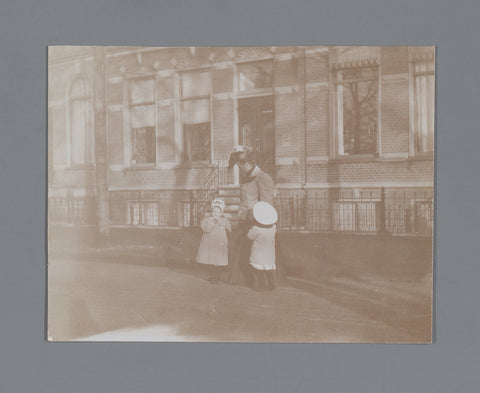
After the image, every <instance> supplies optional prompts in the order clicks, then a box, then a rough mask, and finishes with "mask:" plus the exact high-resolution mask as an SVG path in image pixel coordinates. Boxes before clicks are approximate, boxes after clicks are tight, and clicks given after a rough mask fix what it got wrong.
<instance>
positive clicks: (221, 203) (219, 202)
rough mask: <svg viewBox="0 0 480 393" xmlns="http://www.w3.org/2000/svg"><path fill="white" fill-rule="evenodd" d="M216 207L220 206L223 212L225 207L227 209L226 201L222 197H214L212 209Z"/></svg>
mask: <svg viewBox="0 0 480 393" xmlns="http://www.w3.org/2000/svg"><path fill="white" fill-rule="evenodd" d="M214 207H218V208H219V209H220V210H221V211H222V214H223V209H225V202H224V201H222V200H221V199H214V200H213V201H212V209H213V208H214Z"/></svg>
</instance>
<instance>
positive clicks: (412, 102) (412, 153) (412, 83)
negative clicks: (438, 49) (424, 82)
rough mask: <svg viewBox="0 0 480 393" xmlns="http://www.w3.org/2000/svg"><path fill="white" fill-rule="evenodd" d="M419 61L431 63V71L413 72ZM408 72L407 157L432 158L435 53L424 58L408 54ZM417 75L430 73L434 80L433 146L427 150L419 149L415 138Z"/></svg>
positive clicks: (434, 92)
mask: <svg viewBox="0 0 480 393" xmlns="http://www.w3.org/2000/svg"><path fill="white" fill-rule="evenodd" d="M419 63H431V64H432V65H433V70H432V71H426V72H419V73H417V72H415V65H417V64H419ZM408 74H409V78H408V79H409V124H410V126H409V154H408V155H409V158H411V159H415V158H417V159H425V158H427V159H430V158H433V155H434V151H435V123H436V122H435V102H436V79H435V76H436V67H435V55H432V56H431V57H429V56H426V57H425V58H418V59H417V58H414V57H413V56H412V55H410V59H409V63H408ZM419 75H432V76H433V82H434V86H433V88H434V91H433V108H432V110H433V128H432V130H431V132H432V134H433V135H432V138H433V147H432V150H429V151H423V152H422V151H419V150H418V146H417V144H416V138H417V135H418V131H419V130H418V129H417V112H416V108H417V94H416V77H417V76H419Z"/></svg>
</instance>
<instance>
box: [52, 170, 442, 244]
mask: <svg viewBox="0 0 480 393" xmlns="http://www.w3.org/2000/svg"><path fill="white" fill-rule="evenodd" d="M223 168H225V167H222V166H218V167H216V168H215V170H214V171H212V173H211V174H210V175H209V177H208V178H207V180H206V181H205V182H204V187H203V188H202V189H198V190H192V191H182V190H180V191H178V190H177V191H173V190H171V191H168V190H166V191H134V192H132V191H115V192H111V193H110V201H109V214H110V225H112V226H128V227H151V228H165V227H194V226H198V225H199V224H200V221H201V219H202V218H203V217H204V214H205V212H206V211H208V210H209V208H210V203H211V200H212V199H213V198H214V197H215V195H216V192H217V191H218V189H219V188H220V187H222V186H223V185H225V184H226V183H224V182H226V181H230V178H229V177H228V176H230V174H229V173H228V172H226V171H225V173H226V174H225V176H226V177H223V178H221V175H220V173H221V171H222V170H223ZM48 205H49V212H48V217H49V223H50V224H54V225H70V226H82V225H95V224H96V205H95V198H94V197H77V196H73V195H72V194H71V193H69V194H67V196H66V197H51V198H49V204H48ZM274 205H275V207H276V209H277V211H278V216H279V220H278V226H279V228H281V229H283V230H308V231H314V232H337V233H372V234H374V233H391V234H420V235H432V232H433V214H434V210H433V190H431V189H423V190H412V189H404V190H402V189H386V190H385V189H381V188H372V189H362V190H360V191H358V190H351V189H328V190H307V191H301V190H296V191H293V190H292V191H288V192H285V191H280V192H279V193H278V195H277V196H276V198H275V201H274Z"/></svg>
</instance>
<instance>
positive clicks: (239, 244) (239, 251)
mask: <svg viewBox="0 0 480 393" xmlns="http://www.w3.org/2000/svg"><path fill="white" fill-rule="evenodd" d="M249 229H250V225H249V224H248V223H247V222H246V221H241V222H240V223H239V224H238V226H237V227H236V228H235V229H233V230H232V233H231V238H230V245H231V247H230V250H229V264H230V276H229V279H228V282H229V283H230V284H236V285H246V286H250V287H251V286H253V271H252V267H251V266H250V250H251V248H252V241H251V240H250V239H248V238H247V232H248V230H249Z"/></svg>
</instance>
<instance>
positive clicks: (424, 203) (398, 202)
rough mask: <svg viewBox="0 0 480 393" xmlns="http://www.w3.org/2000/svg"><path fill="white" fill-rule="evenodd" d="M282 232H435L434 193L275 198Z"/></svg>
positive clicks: (328, 193)
mask: <svg viewBox="0 0 480 393" xmlns="http://www.w3.org/2000/svg"><path fill="white" fill-rule="evenodd" d="M274 204H275V207H276V209H277V211H278V216H279V220H278V226H279V227H280V228H282V229H292V230H309V231H315V232H342V233H392V234H421V235H432V233H433V213H434V212H433V195H432V191H431V190H423V191H418V190H417V191H414V190H397V189H391V190H385V189H383V188H381V189H367V190H362V191H361V192H357V191H356V190H348V189H347V190H318V191H308V192H306V193H284V194H282V193H280V194H279V195H278V196H277V197H276V198H275V202H274Z"/></svg>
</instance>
